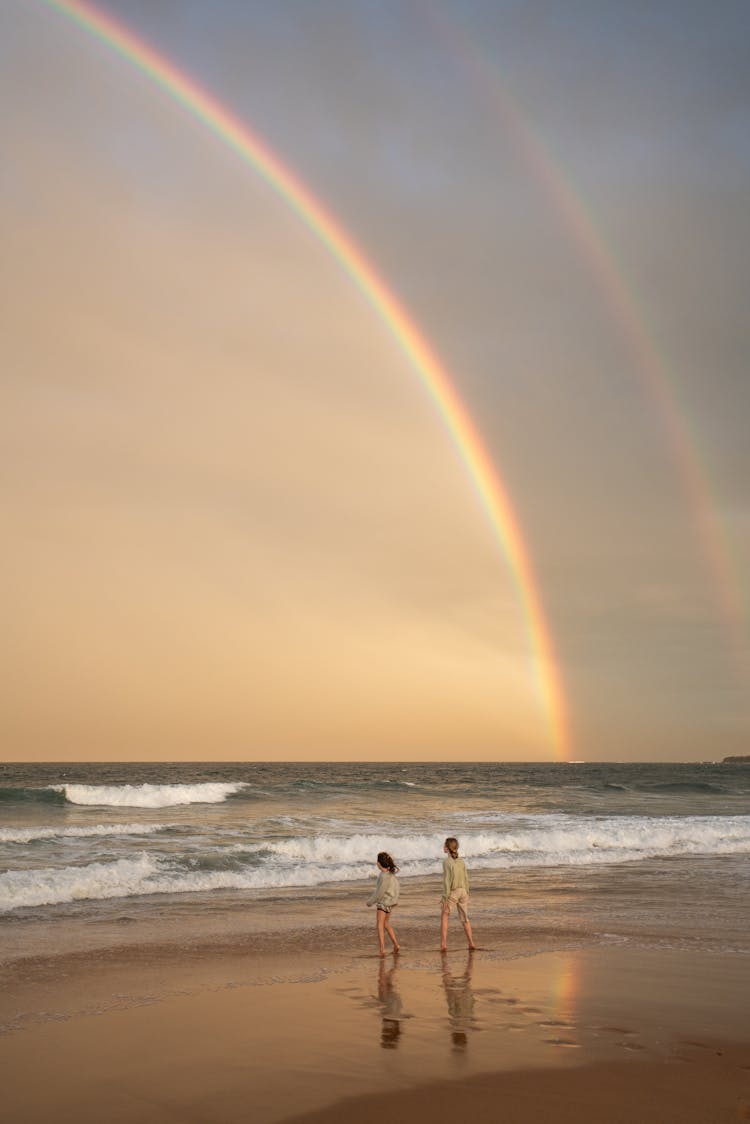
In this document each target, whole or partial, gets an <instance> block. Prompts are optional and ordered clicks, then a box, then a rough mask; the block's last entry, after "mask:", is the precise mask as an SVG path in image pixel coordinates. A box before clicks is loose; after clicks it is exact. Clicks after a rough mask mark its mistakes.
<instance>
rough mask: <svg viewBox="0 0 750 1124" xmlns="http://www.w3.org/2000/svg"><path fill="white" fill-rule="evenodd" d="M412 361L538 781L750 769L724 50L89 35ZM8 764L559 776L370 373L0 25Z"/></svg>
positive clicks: (743, 479) (233, 236)
mask: <svg viewBox="0 0 750 1124" xmlns="http://www.w3.org/2000/svg"><path fill="white" fill-rule="evenodd" d="M99 8H100V10H101V11H106V12H107V13H108V14H110V15H112V16H114V17H115V18H116V19H117V20H118V21H120V23H121V24H122V25H124V26H125V27H127V28H129V29H130V30H131V31H132V32H134V33H135V34H136V35H138V36H139V37H140V38H142V39H144V40H146V41H147V42H148V43H150V44H151V45H152V46H153V47H154V48H156V50H158V51H159V52H160V53H161V54H162V55H163V56H165V57H166V58H167V59H168V60H169V61H170V62H171V63H172V64H173V65H174V66H175V67H176V68H177V69H178V70H179V71H181V72H182V73H183V74H184V75H186V76H188V77H189V79H190V80H191V81H193V82H196V83H198V84H199V85H200V86H202V87H203V88H204V89H206V90H208V91H210V92H211V93H212V94H213V95H214V96H215V97H216V98H217V99H218V101H219V102H220V103H221V104H222V105H223V106H224V107H226V108H227V109H228V110H230V111H231V112H232V113H233V114H234V115H235V116H236V117H238V118H240V119H241V120H242V121H244V122H245V123H246V124H247V125H248V126H249V127H250V128H251V129H252V130H254V131H255V133H256V134H258V135H259V136H260V137H262V138H263V140H264V141H265V143H266V144H267V145H268V146H269V147H270V149H271V150H272V151H273V152H274V153H275V154H276V156H277V157H278V158H279V159H280V160H281V161H282V163H283V164H285V165H286V166H287V167H288V168H289V169H290V170H292V171H293V173H294V174H295V175H296V176H297V177H298V178H299V179H300V181H301V182H302V183H303V184H305V185H306V187H307V189H308V190H309V191H310V192H312V194H313V195H314V196H315V197H316V198H317V199H318V200H320V202H321V203H322V204H323V205H324V207H325V208H326V209H327V210H328V211H329V212H330V213H331V214H332V215H333V216H334V217H335V219H336V221H337V222H338V223H339V224H340V225H341V227H343V228H344V229H345V230H346V231H348V233H349V234H350V235H351V237H352V238H353V240H354V241H355V242H356V243H357V245H358V246H359V247H360V249H361V250H362V252H363V254H364V256H365V258H366V259H367V260H368V261H369V262H370V263H371V265H372V266H373V268H374V269H375V270H377V272H378V273H379V275H380V277H381V278H382V280H383V281H384V282H385V284H386V285H387V287H388V288H389V290H391V292H392V293H393V294H394V296H395V297H396V298H397V299H398V300H399V301H400V302H401V303H402V305H403V306H404V307H405V309H406V310H407V311H408V314H409V316H410V317H411V318H412V319H413V321H414V322H415V324H416V325H418V326H419V328H420V329H421V331H422V332H423V334H424V336H425V338H426V339H427V340H428V341H429V342H430V344H431V346H432V347H433V348H434V350H435V352H436V353H437V355H439V357H440V359H441V360H442V362H443V364H444V366H445V367H446V369H447V371H448V372H449V375H450V378H451V381H452V383H453V386H454V388H455V390H456V392H457V393H458V395H459V397H460V398H461V400H462V401H463V403H464V405H465V407H466V408H467V410H468V411H469V413H470V414H471V416H472V417H473V419H474V421H475V423H476V426H477V428H478V430H479V431H480V433H481V435H482V439H483V441H484V442H485V445H486V448H487V451H488V453H489V455H490V457H491V459H492V462H493V464H494V466H495V470H496V472H497V474H498V476H499V478H500V479H501V480H502V481H503V483H504V486H505V487H506V489H507V491H508V493H509V495H510V496H511V498H512V502H513V505H514V507H515V511H516V515H517V517H518V521H519V524H520V527H521V529H522V533H523V537H524V541H525V543H526V547H527V550H528V553H529V556H530V559H531V562H532V565H533V570H534V573H535V576H536V593H537V594H538V596H539V599H540V604H541V605H542V606H543V611H544V614H545V616H546V620H547V623H548V626H549V631H550V635H551V637H552V642H553V646H554V652H555V658H556V661H557V672H558V674H559V677H560V682H561V684H562V688H563V691H564V697H565V703H566V710H567V716H568V722H569V730H568V736H569V750H568V752H569V754H570V756H572V757H573V758H582V759H587V760H593V759H616V760H628V759H640V760H644V759H656V760H658V759H678V760H679V759H684V760H704V759H706V760H713V759H716V758H720V757H722V756H724V755H727V754H733V753H743V752H744V753H747V752H750V749H749V748H748V747H749V746H750V737H749V736H748V735H750V702H749V701H748V700H749V699H750V646H749V641H748V624H749V622H748V572H749V569H750V439H749V438H748V432H749V431H750V427H749V426H748V419H749V418H750V379H749V376H748V356H749V355H750V347H749V344H750V315H748V293H749V292H750V213H749V212H750V9H749V8H748V6H747V4H745V3H739V2H738V3H731V2H728V0H718V2H716V3H711V4H708V3H704V2H700V3H692V2H689V0H679V2H676V0H675V2H667V0H648V2H643V3H641V2H640V0H628V2H627V3H625V2H621V0H617V2H616V0H595V2H594V0H591V2H588V0H562V2H560V0H538V2H536V0H524V2H522V0H516V2H510V0H507V2H506V0H463V2H461V3H458V2H447V0H446V2H445V3H439V4H438V3H433V2H432V0H423V2H412V0H398V2H396V0H393V2H390V0H378V2H374V0H373V2H364V0H281V2H274V3H270V2H267V3H255V2H253V0H159V2H158V3H154V2H153V0H119V2H118V0H115V2H111V3H108V4H106V5H104V4H102V5H100V6H99ZM0 146H1V147H0V151H1V152H2V160H1V161H0V246H1V256H2V269H1V272H0V316H1V317H2V324H1V331H0V369H1V371H2V401H1V406H0V442H1V445H0V448H1V449H2V453H1V456H2V480H1V483H0V502H1V503H2V513H3V524H4V540H5V541H4V546H3V551H2V562H1V564H0V566H1V574H2V585H1V589H2V593H1V596H2V599H3V605H2V620H3V626H2V632H1V633H0V636H1V637H2V639H1V640H0V660H1V662H2V678H3V694H4V701H3V707H2V717H1V718H0V722H1V723H2V727H1V728H0V739H1V742H0V744H1V745H2V751H1V752H2V755H3V756H4V757H5V758H6V759H11V760H13V759H16V760H18V759H26V758H28V759H43V760H44V759H61V758H62V759H71V760H82V759H110V758H135V759H148V758H166V759H179V758H194V759H209V760H210V759H217V760H225V759H230V758H247V759H268V760H272V759H277V758H292V759H306V758H319V759H327V758H330V759H334V758H339V759H340V758H345V759H357V758H365V759H391V758H393V759H398V758H401V759H420V758H421V759H431V758H432V759H438V758H452V759H465V760H483V759H500V760H503V759H521V760H528V759H545V758H553V757H555V756H556V754H559V752H560V749H559V744H558V745H557V746H556V744H555V738H554V731H553V730H552V729H551V723H550V715H549V713H548V712H547V709H546V707H545V703H544V699H543V697H541V695H540V692H539V687H538V684H539V678H540V674H541V676H542V679H543V678H544V674H545V673H544V670H543V669H542V670H541V672H540V668H539V665H538V653H537V652H536V651H535V649H534V644H533V638H530V637H529V634H528V629H527V622H526V619H525V616H524V612H523V605H522V599H521V595H520V591H519V587H518V584H517V580H516V575H515V574H514V572H513V567H512V565H511V564H510V562H509V559H508V557H507V556H506V554H505V553H504V550H503V547H502V544H501V543H500V542H499V541H498V539H497V537H496V535H495V532H494V531H493V528H492V526H491V525H490V523H489V521H488V519H487V517H486V514H485V512H484V510H483V508H482V505H481V502H480V500H479V497H478V495H477V492H476V489H475V485H474V482H473V481H472V479H471V474H470V473H469V472H468V471H467V467H466V464H465V463H464V462H463V461H462V459H461V457H460V455H459V454H458V451H457V450H456V448H455V446H454V445H453V444H452V442H451V439H450V436H449V434H448V433H447V431H446V428H445V425H444V423H443V420H442V419H441V417H440V415H439V413H438V411H437V410H436V408H435V404H434V402H433V401H432V399H431V398H430V396H429V395H428V394H427V393H426V392H425V389H424V387H423V386H422V385H421V383H420V380H419V378H418V376H417V374H416V373H415V370H414V368H413V366H412V365H411V364H410V362H409V360H408V358H407V356H406V355H405V354H404V352H403V350H402V349H401V348H400V347H399V345H398V342H397V341H396V340H395V339H394V338H393V336H392V334H391V333H389V331H388V328H387V326H386V325H385V324H384V323H383V321H382V320H381V319H380V318H379V317H378V316H377V315H376V314H375V312H374V311H373V309H372V307H371V306H370V305H368V303H367V302H366V301H365V300H364V299H363V297H362V295H361V293H360V292H359V291H358V290H357V288H356V286H355V285H354V284H353V283H352V280H351V278H350V277H348V276H347V275H346V272H345V271H343V270H342V269H341V266H340V265H339V263H338V262H337V261H336V260H334V258H333V257H332V255H331V254H330V253H329V252H328V251H327V250H326V248H325V247H324V246H323V245H322V244H321V243H320V242H319V241H318V240H316V238H315V237H314V236H313V235H312V234H311V232H310V231H309V230H308V229H307V228H306V227H305V226H304V225H303V223H302V222H301V221H300V219H299V217H298V215H297V214H295V213H294V211H293V209H292V208H290V207H289V206H288V205H287V204H285V203H284V202H283V201H282V200H281V199H280V198H279V197H278V196H277V195H276V194H275V193H274V191H273V189H272V188H271V187H270V186H269V184H268V183H267V182H265V181H264V180H263V178H262V177H261V176H259V175H258V174H257V173H256V172H255V171H254V170H253V169H252V168H250V167H248V166H247V165H246V164H243V163H242V162H241V161H240V160H239V159H238V157H237V155H236V154H235V153H233V152H232V151H231V150H230V149H229V148H228V146H227V145H226V144H225V143H223V142H222V141H221V140H220V138H218V137H217V136H216V135H215V134H214V133H212V132H211V131H210V129H208V128H207V127H206V126H205V125H203V124H201V123H200V122H199V121H198V120H197V119H196V118H195V116H194V115H191V113H190V112H189V111H188V110H186V108H185V107H184V106H183V105H180V104H179V103H178V101H177V100H176V99H175V98H174V97H172V96H170V95H169V94H167V93H165V92H164V91H163V90H160V89H159V88H158V87H157V86H156V85H155V83H154V82H153V81H152V80H150V79H149V78H148V77H146V76H145V75H143V74H142V73H140V72H139V71H138V70H137V69H136V67H135V66H134V65H133V64H132V63H129V62H127V61H125V60H123V59H122V58H120V57H118V56H117V54H116V53H115V51H114V50H113V49H112V48H111V46H107V45H106V44H104V43H102V42H100V41H97V40H96V39H95V37H94V36H92V35H91V34H89V33H87V32H85V31H83V30H82V29H81V28H80V27H77V26H76V25H75V24H74V23H73V21H72V20H71V19H70V18H69V17H66V16H64V15H62V14H61V13H60V12H58V11H55V10H54V9H53V8H51V7H49V6H48V5H47V4H45V3H44V2H43V0H0Z"/></svg>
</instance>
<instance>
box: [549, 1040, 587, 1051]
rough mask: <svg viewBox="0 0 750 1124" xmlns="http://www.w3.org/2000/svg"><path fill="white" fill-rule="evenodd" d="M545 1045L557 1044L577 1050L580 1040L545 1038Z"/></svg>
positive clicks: (567, 1048)
mask: <svg viewBox="0 0 750 1124" xmlns="http://www.w3.org/2000/svg"><path fill="white" fill-rule="evenodd" d="M544 1042H545V1045H546V1046H559V1047H561V1048H565V1049H566V1050H579V1049H580V1047H581V1044H580V1042H574V1041H573V1039H572V1038H545V1039H544Z"/></svg>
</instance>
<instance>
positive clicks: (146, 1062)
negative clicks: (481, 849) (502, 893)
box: [0, 916, 750, 1124]
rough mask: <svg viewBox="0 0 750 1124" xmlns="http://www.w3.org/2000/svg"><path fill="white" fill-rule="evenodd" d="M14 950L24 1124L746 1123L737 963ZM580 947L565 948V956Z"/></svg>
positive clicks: (492, 947)
mask: <svg viewBox="0 0 750 1124" xmlns="http://www.w3.org/2000/svg"><path fill="white" fill-rule="evenodd" d="M365 920H369V916H368V917H366V918H365V919H363V922H362V926H361V928H360V927H356V928H355V927H347V928H337V929H328V928H326V927H324V926H323V925H321V924H320V923H314V924H311V925H310V926H309V927H308V928H306V929H299V930H297V931H291V930H287V931H286V932H285V933H283V934H279V935H278V936H277V938H276V939H274V935H273V934H266V935H265V937H264V938H263V939H262V940H261V939H258V938H257V937H256V938H253V939H252V940H246V941H243V940H242V939H240V938H238V937H235V938H233V940H232V941H231V942H220V943H219V942H210V941H205V940H204V941H197V940H196V941H189V942H183V943H169V942H166V943H162V944H137V945H127V944H124V945H122V946H121V947H119V948H111V947H109V948H108V949H107V950H104V949H102V950H101V951H99V952H97V950H96V949H94V948H90V949H88V950H87V951H85V952H80V953H75V952H73V951H68V952H66V953H65V954H64V955H48V956H34V957H24V956H22V955H19V956H16V957H15V958H14V959H12V960H10V961H9V962H7V963H6V965H5V967H4V970H3V977H4V978H3V987H2V996H3V998H2V1013H1V1017H0V1021H1V1022H2V1024H3V1029H4V1034H3V1035H2V1037H1V1038H0V1058H1V1059H2V1067H3V1072H4V1073H5V1074H6V1077H5V1079H4V1113H5V1119H7V1120H8V1121H10V1122H13V1124H16V1122H18V1124H42V1122H45V1124H49V1122H55V1124H58V1122H59V1124H68V1122H70V1124H73V1122H76V1124H86V1122H89V1121H90V1122H92V1124H93V1122H94V1121H101V1120H108V1121H113V1122H120V1121H122V1122H125V1121H137V1122H143V1124H157V1122H159V1124H161V1122H164V1121H186V1122H187V1121H191V1122H193V1121H195V1122H197V1121H200V1122H205V1124H209V1122H211V1124H214V1122H215V1124H233V1122H235V1121H248V1120H252V1121H254V1122H257V1124H275V1122H281V1121H286V1120H289V1121H290V1120H295V1121H297V1120H298V1121H300V1122H301V1121H309V1122H310V1124H312V1122H314V1121H321V1122H322V1121H323V1120H326V1121H344V1120H351V1119H358V1120H364V1121H369V1120H373V1121H374V1120H376V1119H377V1120H380V1119H381V1118H382V1117H383V1116H388V1117H390V1118H391V1119H396V1120H410V1121H422V1120H424V1121H428V1120H429V1121H442V1120H446V1121H447V1120H449V1119H450V1120H453V1119H455V1117H456V1115H463V1114H466V1113H468V1114H469V1115H471V1116H473V1117H474V1118H476V1119H479V1120H481V1119H493V1118H497V1119H503V1120H506V1121H518V1122H526V1121H537V1120H543V1119H545V1120H546V1119H552V1118H554V1119H556V1120H560V1121H574V1120H575V1121H592V1122H593V1121H623V1122H626V1121H636V1120H638V1121H654V1122H657V1121H658V1122H661V1124H665V1122H668V1121H675V1122H677V1121H680V1122H682V1124H684V1122H686V1121H687V1122H689V1124H692V1122H695V1124H698V1122H701V1124H719V1122H722V1121H736V1120H741V1119H750V1025H748V1020H747V996H748V994H750V987H749V985H750V961H748V958H747V956H746V955H743V954H742V953H737V954H731V953H727V952H723V953H720V954H718V953H712V952H707V951H705V950H700V951H695V950H690V949H688V948H680V949H677V948H672V949H670V948H669V947H665V946H664V944H663V943H662V945H661V946H660V947H658V948H656V947H655V948H653V949H649V948H646V947H639V948H634V947H632V946H628V947H626V946H625V945H622V944H618V943H617V942H613V943H612V944H611V945H610V946H608V947H607V946H602V944H601V943H599V945H598V946H593V945H589V946H588V947H587V946H586V942H585V941H584V942H582V941H581V940H580V939H579V940H577V941H575V940H572V939H570V940H568V941H566V940H565V939H564V938H562V937H561V935H560V934H557V936H556V937H555V939H554V941H553V944H554V945H555V946H556V947H551V948H550V949H549V950H546V951H539V938H538V934H536V935H535V936H534V938H533V941H532V940H528V941H526V942H524V940H523V938H522V936H521V935H519V934H518V933H517V934H516V935H515V937H514V939H513V941H508V940H505V939H504V935H503V932H502V929H501V928H500V927H499V926H498V925H495V926H494V927H493V928H491V929H488V926H487V925H486V924H485V926H484V929H483V932H482V934H481V938H480V944H481V947H480V949H479V950H478V951H477V952H476V953H474V954H473V955H469V954H468V953H467V952H466V950H465V949H464V948H463V947H462V942H461V940H460V938H459V935H458V932H457V931H453V932H452V934H451V935H452V938H453V946H452V948H451V949H450V950H449V953H448V955H447V956H446V957H442V956H441V954H440V952H439V951H438V949H437V941H436V940H435V935H436V934H435V932H433V929H432V928H431V927H430V925H429V924H428V922H427V919H426V918H425V919H423V920H422V921H421V922H420V923H417V924H415V923H412V924H408V923H407V920H406V918H404V919H402V923H401V925H400V928H401V935H402V939H403V945H404V948H403V951H402V953H401V954H400V956H398V957H397V958H395V957H393V956H387V957H386V958H385V960H383V961H381V960H380V959H379V958H378V957H377V956H376V955H374V954H373V953H374V949H373V942H372V934H371V932H370V930H369V927H368V926H366V925H365ZM566 944H567V947H566Z"/></svg>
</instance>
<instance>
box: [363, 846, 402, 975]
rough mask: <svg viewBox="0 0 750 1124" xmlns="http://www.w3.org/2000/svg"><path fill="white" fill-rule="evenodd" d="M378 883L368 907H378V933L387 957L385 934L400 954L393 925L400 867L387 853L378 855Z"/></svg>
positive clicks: (376, 921) (381, 952) (382, 954)
mask: <svg viewBox="0 0 750 1124" xmlns="http://www.w3.org/2000/svg"><path fill="white" fill-rule="evenodd" d="M378 871H379V873H378V881H377V883H376V885H375V889H374V890H373V892H372V893H371V894H370V896H369V898H368V899H367V904H368V905H375V906H377V910H376V911H375V924H376V926H377V933H378V945H379V947H380V955H381V956H385V934H386V933H387V934H388V936H389V937H390V939H391V944H392V945H393V951H394V952H398V950H399V948H400V945H399V943H398V940H397V938H396V933H395V931H394V929H393V927H392V925H391V910H392V909H393V907H394V906H395V905H396V903H397V902H398V878H397V877H396V872H397V871H398V867H397V866H396V864H395V862H394V861H393V859H392V858H391V856H390V855H389V854H388V852H387V851H381V852H380V854H379V855H378Z"/></svg>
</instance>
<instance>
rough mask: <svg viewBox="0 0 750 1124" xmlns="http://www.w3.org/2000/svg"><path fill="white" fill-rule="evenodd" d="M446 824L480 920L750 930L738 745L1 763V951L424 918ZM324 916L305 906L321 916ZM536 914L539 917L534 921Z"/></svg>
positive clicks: (577, 934)
mask: <svg viewBox="0 0 750 1124" xmlns="http://www.w3.org/2000/svg"><path fill="white" fill-rule="evenodd" d="M447 835H455V836H457V837H458V838H459V840H460V846H461V854H462V855H463V856H464V857H465V858H466V861H467V864H468V867H469V870H470V872H471V877H472V912H473V918H474V925H475V933H477V934H478V935H479V938H480V939H481V934H482V930H483V928H484V930H485V931H487V930H488V929H489V928H492V929H493V930H495V931H501V932H502V933H505V934H507V935H508V939H511V938H512V937H513V935H514V934H520V933H523V934H524V940H525V941H526V945H527V946H528V943H529V941H531V945H532V946H534V943H535V941H537V943H538V945H539V947H540V948H541V947H546V945H545V942H549V940H550V939H554V940H556V941H557V942H558V943H559V942H561V941H568V942H573V943H575V942H576V941H586V942H591V941H594V942H596V941H599V942H606V941H619V942H631V943H632V942H637V943H639V944H640V945H659V944H663V943H665V942H666V943H672V944H678V945H680V947H684V946H685V945H686V944H687V945H690V946H691V947H692V946H695V947H703V948H709V949H712V950H715V951H719V952H721V951H722V950H727V951H733V952H747V951H750V940H749V939H748V931H749V930H750V926H748V924H747V901H748V900H749V898H750V893H749V891H750V866H749V864H748V858H749V857H750V765H747V764H741V763H736V764H735V763H706V764H639V763H634V764H605V763H600V764H589V763H575V764H563V763H536V764H508V763H505V764H470V763H466V764H464V763H460V764H459V763H455V764H452V763H430V764H425V763H419V764H416V763H398V764H371V763H364V764H354V763H349V764H339V763H336V764H320V763H314V764H292V763H276V764H270V763H269V764H265V763H254V764H249V763H219V764H216V763H205V764H192V763H191V764H184V763H181V764H165V763H130V764H121V763H118V764H33V765H32V764H24V765H21V764H4V765H0V931H2V935H3V947H4V949H5V952H6V954H7V955H10V956H18V955H29V954H30V953H34V952H40V953H42V952H50V951H53V950H55V949H58V948H63V947H71V948H73V947H75V948H77V949H80V948H85V947H95V946H96V947H100V946H102V945H107V944H110V945H115V944H118V943H119V944H121V943H123V942H125V941H128V940H129V941H133V940H151V941H153V940H162V939H163V940H168V939H172V940H174V939H177V937H176V934H179V937H180V939H182V940H185V941H189V940H191V939H195V940H197V939H199V938H200V939H204V938H206V937H211V938H212V939H213V938H217V937H220V936H221V935H222V934H225V933H234V934H240V933H243V934H244V933H254V934H256V935H258V934H262V933H264V932H265V933H272V932H275V933H286V934H287V935H288V934H290V933H292V932H294V933H297V934H298V935H299V934H300V933H304V932H305V931H306V930H313V929H314V930H316V931H317V929H318V928H319V927H320V926H322V925H324V924H334V923H335V924H336V925H337V926H339V927H344V928H347V927H349V928H350V929H351V930H352V931H355V930H360V929H361V930H364V928H365V926H366V925H367V926H368V929H367V935H368V939H371V937H370V932H369V925H370V924H371V920H372V917H371V915H370V914H368V913H367V912H366V911H365V910H364V909H363V908H362V906H363V902H364V899H365V897H366V896H367V894H368V893H369V890H370V887H371V884H372V882H371V880H372V878H373V877H374V876H375V874H376V873H377V872H376V868H375V857H376V855H377V852H378V851H380V850H383V849H384V850H388V851H390V853H391V854H392V855H393V856H394V858H395V860H396V862H397V863H398V865H399V867H400V876H399V877H400V879H401V887H402V902H401V904H400V906H399V924H400V927H401V928H402V929H403V930H406V929H407V928H408V925H409V922H410V917H411V918H412V919H413V922H414V924H415V925H427V924H428V923H432V919H433V915H434V916H435V918H437V898H438V896H439V886H440V872H441V866H442V858H443V852H442V846H443V840H444V838H445V837H446V836H447ZM316 927H317V928H316ZM534 934H537V936H536V937H535V935H534Z"/></svg>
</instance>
